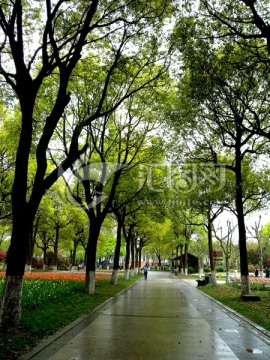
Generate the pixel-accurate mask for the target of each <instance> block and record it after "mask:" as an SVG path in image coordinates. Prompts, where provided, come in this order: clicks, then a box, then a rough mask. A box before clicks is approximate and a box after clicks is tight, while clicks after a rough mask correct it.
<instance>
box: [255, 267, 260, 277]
mask: <svg viewBox="0 0 270 360" xmlns="http://www.w3.org/2000/svg"><path fill="white" fill-rule="evenodd" d="M258 275H259V270H258V268H257V267H255V276H258Z"/></svg>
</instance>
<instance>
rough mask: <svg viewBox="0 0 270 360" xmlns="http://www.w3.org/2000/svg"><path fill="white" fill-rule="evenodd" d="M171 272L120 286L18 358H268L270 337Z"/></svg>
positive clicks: (154, 273)
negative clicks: (106, 298) (84, 313)
mask: <svg viewBox="0 0 270 360" xmlns="http://www.w3.org/2000/svg"><path fill="white" fill-rule="evenodd" d="M196 286H197V283H196V281H195V280H191V281H186V280H180V279H178V278H177V277H175V276H174V275H173V274H172V273H169V272H158V271H157V272H151V271H150V272H149V274H148V279H147V280H144V279H142V280H140V281H138V282H137V283H136V284H135V285H133V286H131V287H130V288H128V289H127V290H125V291H123V292H121V293H120V294H119V295H118V296H116V297H114V298H113V299H111V300H109V301H107V302H105V303H104V304H103V305H101V306H99V307H97V308H96V309H95V310H94V311H92V312H91V314H90V315H87V316H83V317H81V318H80V319H78V320H76V321H75V322H74V323H72V324H70V325H69V326H68V327H66V328H64V329H63V330H61V331H60V332H58V333H57V334H55V335H54V336H52V337H51V338H49V339H47V340H46V341H44V342H43V343H41V344H40V345H39V346H37V347H36V348H35V349H33V350H32V351H31V352H30V353H28V354H26V355H25V356H23V357H22V358H21V360H30V359H32V360H122V359H123V360H124V359H125V360H127V359H129V360H140V359H149V358H151V359H154V360H159V359H162V360H172V359H181V360H197V359H198V360H199V359H207V360H236V359H240V360H248V359H256V360H257V359H258V360H265V359H270V337H269V333H268V332H267V331H264V329H262V328H260V327H257V326H255V324H253V323H251V322H249V321H247V320H246V319H245V318H243V317H241V316H240V315H238V314H237V313H235V312H232V311H230V310H229V309H228V308H226V307H224V306H222V305H221V304H219V303H218V302H216V301H213V300H212V299H211V298H209V297H208V296H205V295H204V294H202V293H201V292H200V291H199V290H197V288H196Z"/></svg>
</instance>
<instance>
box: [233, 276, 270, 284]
mask: <svg viewBox="0 0 270 360" xmlns="http://www.w3.org/2000/svg"><path fill="white" fill-rule="evenodd" d="M231 281H232V282H236V283H240V282H241V278H240V277H239V276H238V277H231ZM249 282H250V283H251V284H267V285H270V278H261V277H255V276H250V277H249Z"/></svg>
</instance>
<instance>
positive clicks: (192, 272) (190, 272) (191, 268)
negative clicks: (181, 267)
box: [188, 266, 195, 274]
mask: <svg viewBox="0 0 270 360" xmlns="http://www.w3.org/2000/svg"><path fill="white" fill-rule="evenodd" d="M188 273H189V274H194V273H195V269H194V268H193V267H192V266H189V267H188Z"/></svg>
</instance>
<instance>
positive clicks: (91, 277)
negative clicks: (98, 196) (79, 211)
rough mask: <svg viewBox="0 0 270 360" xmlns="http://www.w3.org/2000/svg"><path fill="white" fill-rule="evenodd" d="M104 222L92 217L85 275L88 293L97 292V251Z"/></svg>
mask: <svg viewBox="0 0 270 360" xmlns="http://www.w3.org/2000/svg"><path fill="white" fill-rule="evenodd" d="M101 224H102V222H101V223H100V222H98V221H96V220H95V219H90V227H89V238H88V245H87V249H86V255H87V260H86V276H85V287H84V289H85V292H86V294H89V295H92V294H95V272H96V253H97V242H98V237H99V234H100V229H101Z"/></svg>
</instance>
